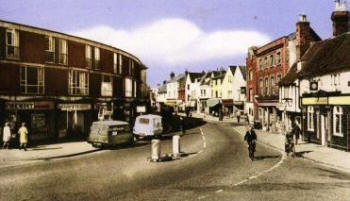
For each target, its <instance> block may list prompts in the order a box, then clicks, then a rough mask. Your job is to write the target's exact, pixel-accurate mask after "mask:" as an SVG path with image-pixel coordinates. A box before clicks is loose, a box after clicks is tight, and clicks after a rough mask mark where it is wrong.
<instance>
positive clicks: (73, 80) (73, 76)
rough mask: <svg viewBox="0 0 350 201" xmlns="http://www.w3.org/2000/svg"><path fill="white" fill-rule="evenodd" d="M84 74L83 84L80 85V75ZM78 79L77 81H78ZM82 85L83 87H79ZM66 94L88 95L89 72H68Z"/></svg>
mask: <svg viewBox="0 0 350 201" xmlns="http://www.w3.org/2000/svg"><path fill="white" fill-rule="evenodd" d="M82 74H84V75H85V76H84V81H85V83H84V84H82V81H81V78H82V77H81V75H82ZM78 77H79V79H78ZM81 85H83V86H81ZM68 94H69V95H80V96H88V95H89V72H87V71H82V70H70V71H69V73H68Z"/></svg>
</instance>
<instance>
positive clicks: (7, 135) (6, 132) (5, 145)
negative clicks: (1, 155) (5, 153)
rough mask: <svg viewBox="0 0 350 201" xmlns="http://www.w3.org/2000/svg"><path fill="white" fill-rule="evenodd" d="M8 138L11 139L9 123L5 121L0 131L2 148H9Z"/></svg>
mask: <svg viewBox="0 0 350 201" xmlns="http://www.w3.org/2000/svg"><path fill="white" fill-rule="evenodd" d="M10 140H11V129H10V126H9V123H8V122H6V123H5V125H4V130H3V133H2V141H3V145H2V148H3V149H5V148H6V149H8V148H9V146H10Z"/></svg>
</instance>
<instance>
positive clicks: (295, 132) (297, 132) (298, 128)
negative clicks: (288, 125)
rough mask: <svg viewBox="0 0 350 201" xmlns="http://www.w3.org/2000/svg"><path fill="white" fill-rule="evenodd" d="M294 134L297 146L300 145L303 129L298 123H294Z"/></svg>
mask: <svg viewBox="0 0 350 201" xmlns="http://www.w3.org/2000/svg"><path fill="white" fill-rule="evenodd" d="M292 132H293V135H294V140H295V145H298V141H299V138H300V133H301V129H300V127H299V125H298V123H297V122H293V129H292Z"/></svg>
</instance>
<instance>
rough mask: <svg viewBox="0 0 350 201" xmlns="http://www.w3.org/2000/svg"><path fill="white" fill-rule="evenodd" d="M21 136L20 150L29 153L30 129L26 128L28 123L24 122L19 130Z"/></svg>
mask: <svg viewBox="0 0 350 201" xmlns="http://www.w3.org/2000/svg"><path fill="white" fill-rule="evenodd" d="M18 134H19V143H20V145H19V149H22V148H23V149H24V151H27V143H28V129H27V127H26V123H25V122H23V123H22V126H21V127H20V128H19V130H18Z"/></svg>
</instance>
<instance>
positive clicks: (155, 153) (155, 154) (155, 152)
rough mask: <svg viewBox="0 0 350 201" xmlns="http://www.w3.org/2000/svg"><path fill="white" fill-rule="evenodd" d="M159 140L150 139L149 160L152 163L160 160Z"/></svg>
mask: <svg viewBox="0 0 350 201" xmlns="http://www.w3.org/2000/svg"><path fill="white" fill-rule="evenodd" d="M160 149H161V147H160V140H159V139H152V156H151V160H152V161H153V162H157V161H159V159H160Z"/></svg>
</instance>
